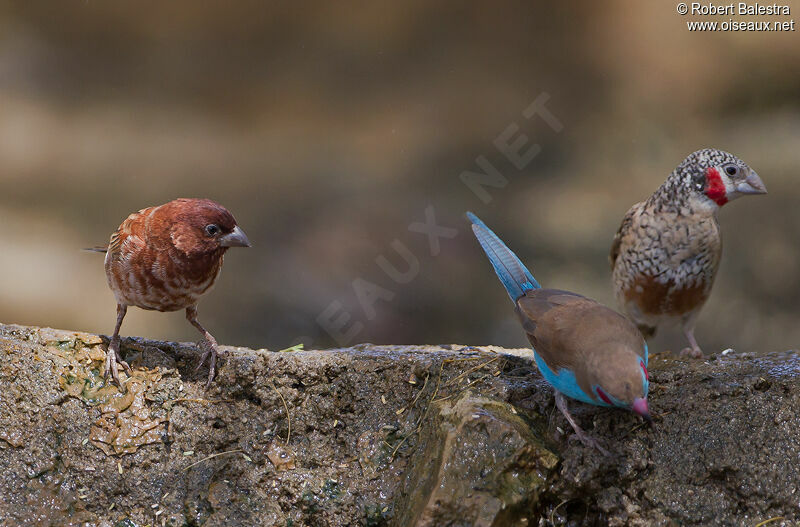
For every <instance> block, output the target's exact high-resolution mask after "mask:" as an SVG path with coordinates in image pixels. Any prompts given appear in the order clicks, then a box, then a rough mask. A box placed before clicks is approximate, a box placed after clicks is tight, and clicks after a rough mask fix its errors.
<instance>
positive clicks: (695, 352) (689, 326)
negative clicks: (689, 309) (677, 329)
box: [681, 310, 703, 359]
mask: <svg viewBox="0 0 800 527" xmlns="http://www.w3.org/2000/svg"><path fill="white" fill-rule="evenodd" d="M698 313H699V310H698V311H695V312H694V313H691V314H690V315H689V316H687V317H686V318H684V319H683V324H682V325H681V327H682V328H683V334H684V335H686V340H688V341H689V346H690V347H688V348H683V350H682V351H681V356H685V355H688V356H689V357H692V358H693V359H702V358H703V350H701V349H700V346H699V345H698V344H697V340H695V338H694V325H695V322H696V321H697V314H698Z"/></svg>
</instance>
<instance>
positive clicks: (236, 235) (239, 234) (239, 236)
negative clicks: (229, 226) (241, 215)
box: [219, 225, 250, 247]
mask: <svg viewBox="0 0 800 527" xmlns="http://www.w3.org/2000/svg"><path fill="white" fill-rule="evenodd" d="M219 244H220V245H221V246H222V247H250V240H248V239H247V235H246V234H245V233H244V231H243V230H242V229H241V228H240V227H239V226H238V225H237V226H236V228H234V229H233V230H232V231H231V232H229V233H228V234H224V235H222V236H220V237H219Z"/></svg>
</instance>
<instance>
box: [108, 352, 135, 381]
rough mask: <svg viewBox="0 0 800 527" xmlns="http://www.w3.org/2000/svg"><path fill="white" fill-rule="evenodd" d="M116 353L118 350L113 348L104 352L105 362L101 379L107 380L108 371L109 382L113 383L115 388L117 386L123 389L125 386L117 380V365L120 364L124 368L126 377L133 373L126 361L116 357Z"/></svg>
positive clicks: (117, 353)
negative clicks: (109, 375)
mask: <svg viewBox="0 0 800 527" xmlns="http://www.w3.org/2000/svg"><path fill="white" fill-rule="evenodd" d="M118 355H119V352H117V351H116V350H114V349H110V350H108V351H107V352H106V363H105V371H104V373H103V380H104V381H106V382H107V381H108V374H109V373H110V374H111V383H112V384H115V385H116V386H117V388H119V389H120V390H121V391H125V387H124V386H123V385H122V383H121V382H120V380H119V368H118V366H122V368H123V369H124V370H125V373H127V374H128V377H130V376H131V375H132V374H133V372H132V371H131V367H130V366H129V365H128V363H127V362H125V361H124V360H122V359H121V358H117V357H118Z"/></svg>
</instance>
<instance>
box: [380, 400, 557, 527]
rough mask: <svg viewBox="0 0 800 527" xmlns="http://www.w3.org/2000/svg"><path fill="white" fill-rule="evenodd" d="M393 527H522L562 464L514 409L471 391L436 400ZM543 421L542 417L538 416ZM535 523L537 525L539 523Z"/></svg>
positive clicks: (413, 459) (406, 481) (406, 482)
mask: <svg viewBox="0 0 800 527" xmlns="http://www.w3.org/2000/svg"><path fill="white" fill-rule="evenodd" d="M431 414H432V417H431V422H430V423H424V424H425V427H424V432H423V434H422V437H421V438H420V444H419V448H418V450H417V454H416V455H415V456H414V457H413V458H412V461H411V467H410V470H409V471H408V473H407V475H406V478H405V492H404V493H405V494H406V496H404V499H402V500H401V505H400V507H399V509H400V510H399V511H398V521H397V523H396V525H408V526H411V525H414V526H436V525H475V526H485V527H489V526H492V525H508V526H512V525H525V524H526V522H527V521H529V520H532V519H534V518H530V517H529V515H530V512H531V511H535V510H537V509H538V508H539V507H538V498H539V495H540V494H541V493H542V492H543V491H544V490H545V489H546V487H547V480H548V478H549V477H550V475H551V473H552V471H553V469H554V468H555V467H556V465H557V463H558V457H557V456H556V455H555V454H554V453H553V452H552V451H551V450H549V449H548V447H547V446H545V444H544V442H543V441H542V439H541V438H540V437H538V436H537V435H536V434H535V433H534V431H533V428H532V427H531V425H530V423H529V422H526V421H525V420H523V419H522V417H521V416H520V415H519V414H518V412H517V411H516V410H515V409H514V407H513V406H511V405H509V404H507V403H504V402H502V401H498V400H494V399H489V398H486V397H478V396H474V395H472V394H471V393H470V392H466V393H465V394H463V395H462V396H460V397H459V398H458V399H456V400H442V401H439V402H434V403H432V410H431ZM537 417H538V416H537ZM534 521H535V520H534Z"/></svg>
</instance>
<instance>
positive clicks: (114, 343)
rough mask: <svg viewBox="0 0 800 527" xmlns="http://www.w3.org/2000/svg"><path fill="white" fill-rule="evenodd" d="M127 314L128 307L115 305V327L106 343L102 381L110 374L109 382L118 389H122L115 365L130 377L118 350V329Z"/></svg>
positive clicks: (129, 372) (125, 363) (128, 369)
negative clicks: (106, 349)
mask: <svg viewBox="0 0 800 527" xmlns="http://www.w3.org/2000/svg"><path fill="white" fill-rule="evenodd" d="M127 312H128V306H126V305H124V304H117V325H116V326H114V335H112V337H111V340H110V341H109V343H108V351H107V352H106V365H105V372H104V373H103V379H105V380H108V374H109V373H111V381H112V382H113V383H114V384H116V385H117V387H119V388H122V383H120V382H119V371H118V370H117V364H119V365H120V366H122V367H123V368H124V369H125V372H126V373H127V374H128V376H130V375H131V367H130V366H128V363H127V362H125V361H124V360H122V352H120V349H119V348H120V346H119V328H121V327H122V319H124V318H125V313H127Z"/></svg>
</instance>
